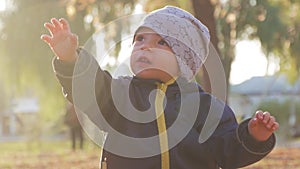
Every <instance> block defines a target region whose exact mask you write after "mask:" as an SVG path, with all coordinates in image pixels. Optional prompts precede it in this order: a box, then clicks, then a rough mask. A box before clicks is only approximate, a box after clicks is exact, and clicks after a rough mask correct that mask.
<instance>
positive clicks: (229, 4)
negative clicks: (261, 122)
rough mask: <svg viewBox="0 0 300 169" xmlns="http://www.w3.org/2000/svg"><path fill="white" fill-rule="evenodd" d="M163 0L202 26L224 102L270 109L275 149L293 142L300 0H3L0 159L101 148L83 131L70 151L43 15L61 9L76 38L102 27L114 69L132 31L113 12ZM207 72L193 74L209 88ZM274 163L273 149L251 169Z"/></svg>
mask: <svg viewBox="0 0 300 169" xmlns="http://www.w3.org/2000/svg"><path fill="white" fill-rule="evenodd" d="M199 2H202V3H199ZM165 5H175V6H179V7H181V8H183V9H185V10H187V11H189V12H191V13H193V14H194V15H195V16H196V17H197V18H200V20H201V21H202V22H203V23H205V24H206V25H207V26H208V27H209V29H210V33H211V37H212V44H213V45H214V46H215V48H216V49H217V51H218V53H219V56H220V59H221V60H222V63H223V67H224V72H225V75H226V79H227V82H228V91H227V92H228V95H227V100H226V101H227V103H228V104H229V105H230V106H231V108H232V109H233V110H234V112H235V113H236V116H237V119H238V120H239V121H240V120H243V119H245V118H248V117H251V116H252V115H253V113H254V112H255V111H256V110H257V109H264V110H268V111H270V112H272V114H273V115H274V116H275V117H276V118H277V120H278V121H279V122H280V124H281V128H280V130H279V131H278V132H277V135H278V145H277V147H278V149H279V150H280V151H281V150H282V149H281V148H282V147H284V148H286V147H290V146H299V144H298V138H299V136H300V125H299V124H300V123H299V120H300V119H299V118H300V78H299V72H300V13H299V10H300V9H299V8H300V2H299V1H278V0H201V1H199V0H126V1H123V0H114V1H111V0H27V1H24V0H0V97H1V99H0V154H1V155H0V168H45V166H52V167H50V168H70V165H71V164H70V163H73V164H76V165H77V167H78V168H97V165H98V159H99V156H100V148H99V147H98V145H95V144H93V142H92V141H90V140H89V138H88V137H87V136H85V143H84V149H83V150H79V151H71V142H70V140H69V128H68V126H67V125H66V124H65V123H64V118H65V114H66V106H67V105H68V103H67V101H66V100H65V98H64V97H63V95H62V92H61V87H60V86H59V84H58V82H57V80H56V78H55V76H54V73H53V70H52V65H51V62H52V58H53V54H52V52H51V50H50V49H49V47H48V46H47V45H46V44H45V43H44V42H43V41H42V40H40V36H41V35H42V34H45V33H48V32H47V30H46V29H45V28H44V27H43V24H44V23H45V22H48V21H49V20H50V19H51V18H52V17H57V18H60V17H64V18H66V19H67V20H69V22H70V25H71V28H72V31H73V32H74V33H76V34H77V35H78V36H79V41H80V45H84V44H85V42H87V41H88V40H90V38H91V37H93V35H95V34H97V33H98V32H99V31H100V32H104V33H105V38H106V39H105V43H104V45H103V46H104V48H105V49H106V50H108V49H109V50H110V52H109V54H108V55H107V57H106V58H105V59H104V61H103V63H102V65H101V66H103V67H104V68H105V69H107V70H109V71H111V72H113V71H114V69H115V68H116V67H117V66H118V65H119V64H120V63H121V62H124V61H125V58H126V57H124V56H128V55H129V54H130V47H131V39H130V37H132V31H133V30H132V25H130V24H129V23H122V25H117V26H116V25H114V24H111V23H112V22H111V21H114V20H115V19H117V18H120V17H122V16H128V15H132V14H141V13H144V12H149V11H152V10H154V9H157V8H160V7H163V6H165ZM212 13H213V15H212ZM108 24H111V25H110V26H109V27H106V28H108V29H106V30H103V28H104V27H105V26H106V25H108ZM120 39H122V42H120ZM112 46H113V48H112ZM208 78H209V77H207V75H206V74H205V71H203V70H201V71H200V73H199V74H198V75H197V76H196V80H197V81H198V82H199V83H200V84H201V85H202V86H203V87H204V89H205V90H207V91H208V92H209V90H210V88H209V83H208V81H207V79H208ZM288 151H290V152H294V151H292V150H288ZM78 152H79V153H78ZM280 153H283V154H284V155H286V154H287V153H286V151H284V150H283V152H280ZM16 154H19V155H16ZM298 154H300V153H298ZM2 155H3V156H2ZM277 155H278V154H276V152H275V154H274V157H277ZM278 156H281V157H282V154H281V155H278ZM55 157H60V158H59V159H57V158H55ZM269 160H270V161H271V162H270V161H269ZM292 160H294V158H293V159H292ZM15 161H17V162H15ZM89 161H90V162H89ZM43 162H44V163H43ZM272 162H274V161H272V156H271V157H270V159H267V160H266V162H264V161H263V162H262V163H259V164H258V166H256V168H262V169H263V168H268V167H269V168H280V167H279V166H280V164H281V163H279V162H280V160H279V162H278V161H276V163H274V164H276V165H274V166H276V167H274V166H272V165H271V163H272ZM58 163H59V165H58ZM259 165H264V166H263V167H261V166H259ZM289 167H290V168H297V167H298V168H299V167H300V162H298V161H293V166H287V165H285V166H283V167H282V168H289ZM250 168H251V167H250Z"/></svg>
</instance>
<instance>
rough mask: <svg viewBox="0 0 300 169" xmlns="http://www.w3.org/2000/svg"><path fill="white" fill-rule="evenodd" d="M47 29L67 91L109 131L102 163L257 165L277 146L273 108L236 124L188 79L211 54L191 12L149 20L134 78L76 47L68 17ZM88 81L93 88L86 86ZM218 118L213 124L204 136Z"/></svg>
mask: <svg viewBox="0 0 300 169" xmlns="http://www.w3.org/2000/svg"><path fill="white" fill-rule="evenodd" d="M45 27H46V28H47V29H48V30H49V31H50V33H51V36H49V35H43V36H42V37H41V38H42V39H43V40H44V41H45V42H46V43H47V44H49V45H50V47H51V49H52V51H53V52H54V54H55V55H56V58H54V60H53V66H54V70H55V73H56V76H57V78H58V80H59V82H60V83H61V85H62V87H63V91H64V93H65V96H66V97H67V99H68V100H70V101H72V102H73V103H74V104H75V106H76V107H78V109H80V110H81V111H83V112H84V113H85V114H86V115H87V116H88V117H89V119H91V121H93V122H94V123H95V124H96V125H97V126H98V127H99V128H101V129H102V130H104V131H107V132H108V138H107V141H106V143H105V145H104V150H103V158H102V160H104V163H103V164H105V165H104V166H102V167H107V168H108V169H134V168H138V169H140V168H144V169H150V168H151V169H153V168H155V169H158V168H162V169H169V168H172V169H177V168H180V169H196V168H197V169H200V168H201V169H217V168H223V169H232V168H239V167H243V166H247V165H249V164H252V163H254V162H257V161H259V160H260V159H262V158H263V157H264V156H266V155H267V154H268V153H269V152H270V151H271V150H272V149H273V148H274V146H275V136H274V134H273V132H274V131H275V130H276V129H277V128H278V127H279V124H278V123H277V122H276V121H275V118H274V117H273V116H271V115H270V113H269V112H263V111H257V112H256V113H255V115H254V117H253V118H252V119H248V120H245V121H244V122H242V123H240V124H237V121H236V118H235V116H234V113H233V112H232V110H231V109H230V108H229V107H228V106H227V105H225V104H224V103H223V102H221V101H220V100H218V99H216V98H215V97H213V96H211V95H210V94H208V93H205V92H204V91H203V90H202V89H201V87H200V86H199V85H198V84H197V83H195V82H191V80H192V78H193V76H194V75H195V74H196V73H197V71H198V70H199V68H200V66H201V64H202V62H203V61H204V60H205V58H206V56H207V53H208V50H207V49H208V47H207V46H208V43H209V33H208V30H207V28H206V27H205V26H204V25H203V24H202V23H201V22H200V21H199V20H197V19H196V18H194V17H193V16H192V15H191V14H190V13H188V12H186V11H184V10H182V9H180V8H177V7H172V6H167V7H164V8H162V9H159V10H156V11H153V12H152V13H150V14H149V15H147V16H146V17H145V18H144V20H143V22H142V24H141V26H140V27H139V28H138V29H137V31H136V33H135V35H134V40H133V50H132V53H131V57H130V66H131V70H132V72H133V73H134V76H133V77H127V76H125V77H118V78H112V77H111V75H110V74H109V73H108V72H106V71H103V70H102V69H101V68H100V67H99V66H98V64H97V62H96V61H95V59H94V58H93V57H92V56H91V55H90V54H89V53H88V52H87V51H85V50H84V49H78V42H77V36H76V35H74V34H73V33H72V32H71V30H70V28H69V25H68V23H67V21H66V20H65V19H59V20H57V19H51V23H45ZM78 64H79V65H78ZM76 65H78V69H77V68H76V67H77V66H76ZM94 66H96V69H94ZM76 69H77V70H79V71H78V72H76ZM93 72H95V74H93ZM93 75H95V76H93ZM82 77H85V78H82ZM81 78H82V79H81ZM78 79H81V80H79V81H78ZM89 81H92V83H93V85H92V86H89V87H84V88H83V87H82V85H83V86H84V85H85V84H86V83H88V82H89ZM79 83H80V85H79V86H76V85H78V84H79ZM93 87H95V89H90V88H93ZM156 89H158V90H156ZM76 91H79V92H82V94H84V93H88V94H87V95H88V96H89V95H95V97H96V105H97V108H95V107H94V106H95V105H94V104H93V103H92V102H93V101H92V100H93V99H87V98H85V97H83V98H82V97H81V96H79V97H75V92H76ZM83 102H90V103H88V104H83ZM98 110H99V111H100V112H99V113H98ZM218 110H221V116H220V117H218V116H217V114H218ZM210 113H212V114H210ZM213 118H215V119H217V121H216V128H213V130H212V131H211V133H210V135H209V136H210V137H209V138H207V139H205V140H203V141H200V136H201V133H202V132H206V131H202V130H204V129H203V126H205V124H206V121H209V120H212V119H213ZM215 119H213V120H215Z"/></svg>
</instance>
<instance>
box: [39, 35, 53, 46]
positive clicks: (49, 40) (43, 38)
mask: <svg viewBox="0 0 300 169" xmlns="http://www.w3.org/2000/svg"><path fill="white" fill-rule="evenodd" d="M41 39H42V40H43V41H45V42H46V43H48V44H49V45H50V44H51V39H52V38H51V37H50V36H49V35H42V36H41Z"/></svg>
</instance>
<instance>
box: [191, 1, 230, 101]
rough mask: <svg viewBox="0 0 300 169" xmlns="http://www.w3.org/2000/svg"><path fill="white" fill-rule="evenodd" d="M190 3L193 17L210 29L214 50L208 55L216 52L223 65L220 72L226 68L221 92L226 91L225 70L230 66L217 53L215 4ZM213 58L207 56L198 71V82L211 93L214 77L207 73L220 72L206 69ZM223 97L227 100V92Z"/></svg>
mask: <svg viewBox="0 0 300 169" xmlns="http://www.w3.org/2000/svg"><path fill="white" fill-rule="evenodd" d="M192 5H193V9H194V12H195V17H196V18H197V19H199V20H200V21H201V22H202V23H203V24H205V25H206V26H207V28H208V29H209V31H210V36H211V43H212V46H213V47H214V48H215V51H214V52H210V55H209V56H211V55H212V54H217V55H218V57H219V58H220V60H221V62H222V65H223V66H222V65H221V66H222V68H221V69H222V73H223V74H224V71H225V70H226V71H225V82H224V83H225V85H226V86H225V90H226V91H223V92H225V93H227V90H228V87H227V86H228V79H229V72H228V71H227V70H230V69H228V66H229V68H230V65H227V64H226V63H225V62H224V61H225V60H223V59H222V57H220V55H219V48H218V43H219V39H218V37H217V31H216V30H217V29H216V20H215V17H214V12H215V6H214V5H213V4H212V3H211V1H210V0H192ZM213 60H214V59H213V58H211V57H208V58H207V60H206V61H205V64H204V66H203V67H202V71H201V72H200V73H201V74H200V76H201V77H200V78H201V80H200V84H201V85H202V87H203V89H204V90H205V91H206V92H209V93H212V84H211V81H212V79H211V78H214V77H209V74H211V75H214V74H218V73H219V72H220V70H216V69H211V68H210V71H213V72H208V71H207V70H208V66H212V65H214V63H213ZM224 63H225V64H224ZM224 67H227V68H226V69H224ZM213 81H214V80H213ZM214 83H215V81H214ZM222 84H223V83H222ZM221 88H222V89H223V88H224V87H221ZM221 88H220V90H221ZM223 99H224V100H227V94H225V96H224V98H223Z"/></svg>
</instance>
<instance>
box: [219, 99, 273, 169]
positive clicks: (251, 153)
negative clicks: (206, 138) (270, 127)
mask: <svg viewBox="0 0 300 169" xmlns="http://www.w3.org/2000/svg"><path fill="white" fill-rule="evenodd" d="M249 120H250V119H248V120H245V121H243V122H242V123H240V124H238V125H237V122H236V119H235V116H234V113H233V112H232V110H231V109H230V108H229V107H228V106H227V105H226V106H225V109H224V113H223V117H222V119H221V122H220V124H219V126H218V128H217V130H216V132H215V135H213V139H214V142H215V143H216V144H215V145H217V146H215V149H214V154H215V155H216V157H217V161H218V163H219V165H220V166H221V167H222V168H223V169H232V168H240V167H244V166H247V165H250V164H253V163H255V162H257V161H259V160H261V159H262V158H263V157H265V156H266V155H267V154H268V153H269V152H271V151H272V149H273V148H274V146H275V142H276V140H275V135H274V134H273V135H271V137H270V138H269V139H268V140H266V141H264V142H259V141H256V140H255V139H254V138H253V137H252V136H251V135H250V134H249V132H248V122H249ZM221 130H223V132H221Z"/></svg>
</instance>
